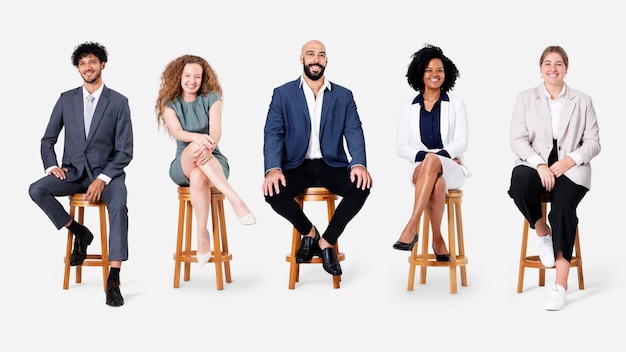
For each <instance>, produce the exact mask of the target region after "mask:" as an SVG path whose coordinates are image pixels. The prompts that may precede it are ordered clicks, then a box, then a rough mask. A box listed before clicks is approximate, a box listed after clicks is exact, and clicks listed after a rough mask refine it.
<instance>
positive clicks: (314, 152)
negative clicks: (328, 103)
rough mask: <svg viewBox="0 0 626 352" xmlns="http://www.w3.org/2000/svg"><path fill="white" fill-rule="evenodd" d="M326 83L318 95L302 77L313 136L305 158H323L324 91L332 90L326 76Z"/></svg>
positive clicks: (301, 81) (301, 82)
mask: <svg viewBox="0 0 626 352" xmlns="http://www.w3.org/2000/svg"><path fill="white" fill-rule="evenodd" d="M323 79H324V84H323V85H322V87H321V88H320V91H319V93H317V97H316V96H315V94H313V90H312V89H311V87H309V85H308V84H306V81H305V80H304V77H302V76H301V77H300V86H301V87H302V90H303V91H304V97H305V98H306V105H307V107H308V109H309V117H310V118H311V137H310V138H309V148H308V149H307V152H306V156H305V158H307V159H321V158H322V150H321V148H320V122H321V117H322V105H323V103H324V91H325V90H326V89H327V88H328V90H330V87H331V86H330V84H329V83H328V82H329V81H328V80H327V79H326V77H323Z"/></svg>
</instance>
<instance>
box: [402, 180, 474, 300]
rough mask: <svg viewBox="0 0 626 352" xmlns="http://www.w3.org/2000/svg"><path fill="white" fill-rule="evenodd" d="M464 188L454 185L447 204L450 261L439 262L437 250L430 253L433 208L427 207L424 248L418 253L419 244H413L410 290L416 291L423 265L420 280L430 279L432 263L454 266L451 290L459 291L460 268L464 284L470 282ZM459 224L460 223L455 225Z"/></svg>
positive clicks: (422, 243) (421, 238)
mask: <svg viewBox="0 0 626 352" xmlns="http://www.w3.org/2000/svg"><path fill="white" fill-rule="evenodd" d="M462 198H463V191H462V190H460V189H451V190H448V192H447V193H446V208H447V213H448V251H449V252H450V259H451V260H450V262H438V261H437V259H436V257H435V254H430V253H428V251H429V250H430V249H429V248H430V243H429V233H430V211H429V210H428V209H426V211H424V215H423V221H422V233H421V234H420V239H419V241H421V251H420V252H419V253H418V247H420V246H419V245H418V244H416V245H414V246H413V250H412V251H411V255H410V256H409V283H408V290H409V291H413V288H414V285H415V269H416V266H420V283H421V284H425V283H426V269H427V268H428V267H429V266H434V267H449V268H450V293H457V276H456V269H457V268H459V271H460V273H461V285H462V286H467V273H466V265H467V263H468V260H467V257H466V256H465V244H464V240H463V220H462V219H463V217H462V214H461V201H462ZM455 225H456V226H455Z"/></svg>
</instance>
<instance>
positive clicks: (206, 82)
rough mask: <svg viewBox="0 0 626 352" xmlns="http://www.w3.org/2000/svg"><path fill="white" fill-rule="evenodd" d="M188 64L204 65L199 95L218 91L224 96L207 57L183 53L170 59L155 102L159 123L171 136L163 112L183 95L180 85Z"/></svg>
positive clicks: (162, 75) (162, 76)
mask: <svg viewBox="0 0 626 352" xmlns="http://www.w3.org/2000/svg"><path fill="white" fill-rule="evenodd" d="M187 64H199V65H200V66H201V67H202V83H201V84H200V89H199V90H198V94H199V95H206V94H208V93H209V92H211V91H213V92H216V93H218V94H219V96H220V97H221V96H222V87H221V86H220V82H219V80H218V79H217V74H215V71H214V70H213V68H212V67H211V65H209V63H208V62H207V61H206V60H205V59H203V58H202V57H200V56H196V55H183V56H180V57H178V58H176V59H174V60H172V61H170V62H169V63H168V64H167V66H165V70H164V71H163V73H162V74H161V85H160V88H159V96H158V97H157V100H156V103H155V104H154V111H155V113H156V119H157V125H158V127H159V128H162V129H164V130H165V131H166V132H167V133H168V134H169V135H170V136H171V133H170V131H169V129H168V128H167V126H166V125H165V121H164V120H163V112H164V111H165V108H166V107H167V106H168V105H169V104H170V103H171V102H173V101H174V100H176V98H178V97H179V96H181V95H182V93H183V88H182V87H181V85H180V78H181V75H182V74H183V68H184V67H185V65H187Z"/></svg>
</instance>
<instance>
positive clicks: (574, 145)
mask: <svg viewBox="0 0 626 352" xmlns="http://www.w3.org/2000/svg"><path fill="white" fill-rule="evenodd" d="M564 99H565V100H564V103H563V108H562V110H561V117H560V118H559V128H558V135H557V136H555V138H556V140H557V145H558V159H559V160H561V159H563V158H565V157H566V156H567V155H568V154H569V153H571V152H576V153H577V154H578V155H580V156H581V157H582V159H583V162H582V163H581V164H580V165H576V166H574V167H572V168H571V169H569V170H568V171H567V172H566V173H565V176H567V177H568V178H569V179H570V180H572V181H573V182H575V183H576V184H578V185H581V186H584V187H586V188H587V189H591V159H593V158H594V157H595V156H596V155H598V153H600V137H599V127H598V121H597V117H596V112H595V110H594V108H593V103H592V101H591V97H590V96H589V95H587V94H585V93H583V92H580V91H577V90H574V89H572V88H570V87H568V86H567V85H565V95H564ZM510 139H511V149H512V150H513V153H514V154H515V155H516V156H517V157H518V158H517V160H516V162H515V165H527V166H530V167H534V166H533V165H531V164H530V163H528V162H527V161H526V160H527V159H528V158H530V157H532V156H534V155H539V156H541V157H542V158H543V160H544V161H545V162H546V163H547V161H548V157H549V155H550V151H551V150H552V147H553V145H552V140H553V136H552V119H551V117H550V108H549V107H548V103H547V101H546V94H545V90H544V86H543V83H542V84H540V85H539V86H538V87H535V88H531V89H527V90H525V91H523V92H521V93H519V94H518V96H517V100H516V102H515V107H514V109H513V117H512V119H511V126H510Z"/></svg>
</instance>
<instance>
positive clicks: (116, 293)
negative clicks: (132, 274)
mask: <svg viewBox="0 0 626 352" xmlns="http://www.w3.org/2000/svg"><path fill="white" fill-rule="evenodd" d="M106 294H107V301H106V303H107V305H108V306H111V307H119V306H122V305H124V297H122V292H120V282H119V281H116V282H111V281H107V289H106Z"/></svg>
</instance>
